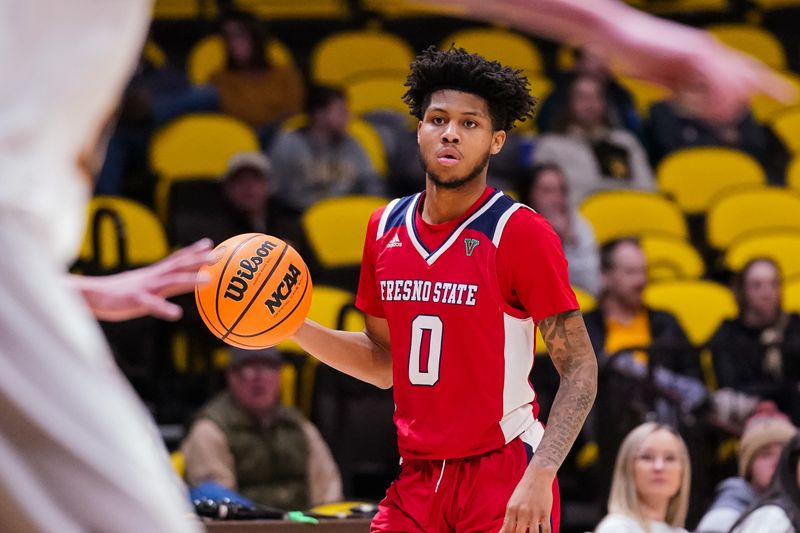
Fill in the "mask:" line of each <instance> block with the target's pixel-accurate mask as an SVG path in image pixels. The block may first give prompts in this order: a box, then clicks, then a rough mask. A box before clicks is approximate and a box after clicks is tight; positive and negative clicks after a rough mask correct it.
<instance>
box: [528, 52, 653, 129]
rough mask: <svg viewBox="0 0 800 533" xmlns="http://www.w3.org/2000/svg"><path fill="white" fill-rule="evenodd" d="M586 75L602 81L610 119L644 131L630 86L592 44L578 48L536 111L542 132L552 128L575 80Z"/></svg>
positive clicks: (614, 122) (626, 127) (623, 125)
mask: <svg viewBox="0 0 800 533" xmlns="http://www.w3.org/2000/svg"><path fill="white" fill-rule="evenodd" d="M582 75H589V76H594V77H595V78H597V80H598V81H600V82H602V84H603V89H604V91H605V97H606V109H608V120H609V123H610V124H611V125H612V126H614V127H616V128H623V129H626V130H628V131H630V132H631V133H633V134H634V135H636V136H637V137H639V136H640V135H641V133H642V121H641V119H640V118H639V115H638V114H637V112H636V107H635V106H634V103H633V96H632V95H631V93H630V91H628V89H626V88H625V87H623V86H622V85H620V83H619V82H617V80H616V79H614V75H613V74H612V73H611V70H610V69H609V68H608V64H606V62H605V61H604V60H603V59H602V58H601V57H600V56H598V55H597V54H595V53H594V52H592V50H590V49H588V48H578V49H577V50H575V64H574V66H573V67H572V69H571V70H569V71H567V72H563V73H562V74H560V75H559V76H558V77H557V78H556V79H555V87H553V90H552V91H551V92H550V94H549V95H548V96H547V98H545V100H544V102H542V105H541V107H540V109H539V111H538V113H536V125H537V126H538V128H539V131H540V132H542V133H547V132H549V131H552V129H553V126H554V124H553V123H554V118H555V117H554V116H553V115H554V113H555V110H556V109H558V108H560V107H561V106H563V105H564V101H565V100H567V98H568V93H569V87H570V85H571V84H572V81H573V80H574V79H575V78H576V77H578V76H582Z"/></svg>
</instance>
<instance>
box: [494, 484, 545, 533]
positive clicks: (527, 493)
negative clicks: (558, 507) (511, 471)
mask: <svg viewBox="0 0 800 533" xmlns="http://www.w3.org/2000/svg"><path fill="white" fill-rule="evenodd" d="M552 508H553V480H552V479H546V477H545V476H538V477H537V476H532V475H531V472H529V471H526V472H525V475H524V476H522V480H521V481H520V482H519V483H518V484H517V487H516V488H515V489H514V492H513V493H512V494H511V498H510V499H509V500H508V505H507V506H506V516H505V520H504V521H503V527H502V528H500V533H526V532H528V531H530V533H539V532H541V533H550V511H551V510H552Z"/></svg>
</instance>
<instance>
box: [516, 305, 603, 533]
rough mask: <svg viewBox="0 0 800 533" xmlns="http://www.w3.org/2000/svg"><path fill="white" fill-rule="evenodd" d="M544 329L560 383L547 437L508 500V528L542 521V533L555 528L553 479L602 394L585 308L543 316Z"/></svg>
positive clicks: (534, 528)
mask: <svg viewBox="0 0 800 533" xmlns="http://www.w3.org/2000/svg"><path fill="white" fill-rule="evenodd" d="M539 329H540V330H541V332H542V337H544V341H545V344H547V349H548V351H549V352H550V359H551V360H552V361H553V365H554V366H555V367H556V370H557V371H558V374H559V376H560V378H561V382H560V384H559V387H558V392H557V393H556V397H555V399H554V400H553V406H552V407H551V408H550V416H549V417H548V420H547V429H546V430H545V432H544V436H543V437H542V441H541V442H540V443H539V447H538V448H536V453H534V454H533V458H532V459H531V462H530V464H529V465H528V468H527V470H526V471H525V474H524V475H523V477H522V480H521V481H520V483H519V485H517V488H516V489H515V491H514V494H513V495H512V497H511V499H510V500H509V506H508V511H507V514H506V523H505V524H504V526H503V530H502V531H503V532H513V531H521V532H524V531H526V528H529V529H530V530H531V531H538V526H539V525H541V526H542V531H543V532H549V531H550V525H549V521H550V508H551V507H552V503H553V502H552V492H551V491H552V486H553V480H554V479H555V476H556V472H557V471H558V469H559V467H560V466H561V464H562V463H563V462H564V458H566V456H567V453H568V452H569V450H570V448H572V444H573V443H574V442H575V439H576V438H577V436H578V433H579V432H580V430H581V427H583V422H584V420H585V419H586V416H587V415H588V414H589V410H590V409H591V408H592V404H593V403H594V398H595V395H596V393H597V359H596V357H595V354H594V350H593V349H592V343H591V342H590V341H589V334H588V332H587V331H586V325H585V324H584V323H583V317H582V316H581V312H580V311H578V310H575V311H567V312H564V313H559V314H556V315H554V316H551V317H549V318H546V319H544V320H541V321H540V322H539ZM532 497H533V498H534V499H532Z"/></svg>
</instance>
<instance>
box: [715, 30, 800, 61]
mask: <svg viewBox="0 0 800 533" xmlns="http://www.w3.org/2000/svg"><path fill="white" fill-rule="evenodd" d="M706 30H707V31H708V32H709V33H710V34H711V35H713V36H714V37H715V38H716V39H717V40H719V41H720V42H722V43H724V44H726V45H728V46H730V47H731V48H736V49H737V50H740V51H742V52H744V53H745V54H748V55H751V56H753V57H755V58H756V59H759V60H760V61H763V62H764V63H766V64H767V65H769V66H770V67H772V68H774V69H778V70H786V52H785V51H784V50H783V45H781V42H780V41H779V40H778V38H777V37H775V36H774V35H772V34H771V33H770V32H769V31H768V30H765V29H764V28H761V27H759V26H750V25H747V24H714V25H712V26H708V27H707V28H706Z"/></svg>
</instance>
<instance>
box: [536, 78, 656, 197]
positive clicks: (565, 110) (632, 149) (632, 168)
mask: <svg viewBox="0 0 800 533" xmlns="http://www.w3.org/2000/svg"><path fill="white" fill-rule="evenodd" d="M568 96H569V97H568V98H567V99H565V101H564V102H563V105H562V106H561V108H559V109H558V110H557V114H556V117H555V118H554V126H553V130H552V133H546V134H544V135H542V136H541V137H540V138H539V140H538V142H537V144H536V146H535V147H534V152H533V162H534V163H554V164H557V165H559V166H560V167H561V168H562V169H563V170H564V174H565V175H566V176H567V181H568V182H569V189H570V202H571V204H572V205H574V206H577V205H578V204H580V202H581V201H582V200H584V199H585V198H586V197H587V196H589V195H590V194H591V193H593V192H596V191H600V190H606V189H640V190H650V189H653V188H654V182H653V175H652V172H651V170H650V164H649V163H648V161H647V155H646V153H645V150H644V148H642V145H641V144H640V143H639V141H638V140H637V139H636V137H635V136H633V135H632V134H631V133H629V132H628V131H626V130H623V129H620V128H615V127H613V126H612V125H611V123H610V121H609V118H608V109H607V107H606V100H605V94H604V92H603V83H602V82H601V81H600V80H598V79H597V78H595V77H593V76H589V75H586V74H583V75H580V76H576V77H575V79H574V80H573V81H572V83H571V84H570V86H569V92H568Z"/></svg>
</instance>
